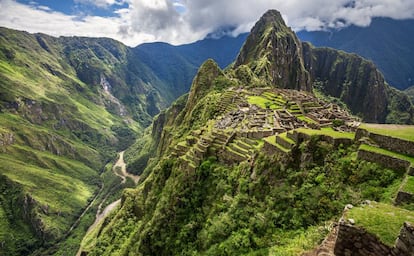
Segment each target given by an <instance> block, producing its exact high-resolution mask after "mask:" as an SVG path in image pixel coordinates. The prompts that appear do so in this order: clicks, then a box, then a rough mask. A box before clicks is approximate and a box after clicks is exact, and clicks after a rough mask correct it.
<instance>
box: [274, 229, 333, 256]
mask: <svg viewBox="0 0 414 256" xmlns="http://www.w3.org/2000/svg"><path fill="white" fill-rule="evenodd" d="M327 234H328V230H327V229H326V227H309V228H308V229H307V230H305V231H301V232H298V234H294V235H289V234H286V233H285V234H281V236H280V237H277V238H275V240H277V241H278V245H276V246H273V247H271V248H270V250H269V255H272V256H296V255H301V254H302V253H304V252H306V251H309V250H311V249H313V248H315V247H316V246H317V245H318V244H319V243H320V242H321V241H322V240H323V239H324V238H325V236H326V235H327Z"/></svg>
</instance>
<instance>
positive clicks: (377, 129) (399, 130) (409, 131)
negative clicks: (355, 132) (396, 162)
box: [360, 123, 414, 141]
mask: <svg viewBox="0 0 414 256" xmlns="http://www.w3.org/2000/svg"><path fill="white" fill-rule="evenodd" d="M360 128H362V129H365V130H367V131H369V132H373V133H377V134H381V135H386V136H390V137H395V138H399V139H403V140H408V141H414V126H412V125H395V124H367V123H363V124H361V126H360Z"/></svg>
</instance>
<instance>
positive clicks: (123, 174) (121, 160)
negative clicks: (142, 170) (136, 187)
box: [112, 151, 139, 184]
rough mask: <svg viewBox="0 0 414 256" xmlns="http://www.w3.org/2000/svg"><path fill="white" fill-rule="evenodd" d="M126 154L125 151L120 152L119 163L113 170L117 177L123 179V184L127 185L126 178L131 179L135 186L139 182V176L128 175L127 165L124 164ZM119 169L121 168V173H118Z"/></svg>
mask: <svg viewBox="0 0 414 256" xmlns="http://www.w3.org/2000/svg"><path fill="white" fill-rule="evenodd" d="M124 152H125V151H122V152H119V158H118V161H117V162H116V163H115V165H114V167H113V168H112V170H113V172H114V173H115V175H116V176H118V177H120V178H121V179H122V183H125V181H126V177H129V178H131V179H132V180H133V181H134V182H135V184H137V183H138V181H139V176H137V175H134V174H131V173H128V172H127V171H126V164H125V162H124ZM118 168H121V173H119V172H118V171H117V169H118Z"/></svg>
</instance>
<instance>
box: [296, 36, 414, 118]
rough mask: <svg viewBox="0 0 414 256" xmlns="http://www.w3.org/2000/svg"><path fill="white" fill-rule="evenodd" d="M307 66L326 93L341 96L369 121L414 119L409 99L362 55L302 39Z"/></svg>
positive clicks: (317, 85)
mask: <svg viewBox="0 0 414 256" xmlns="http://www.w3.org/2000/svg"><path fill="white" fill-rule="evenodd" d="M303 59H304V62H305V67H306V69H307V70H308V71H309V73H310V74H311V79H312V83H314V86H316V87H317V89H319V90H321V91H322V92H323V93H324V94H326V95H329V96H333V97H335V98H338V99H340V100H342V101H343V102H344V103H346V105H347V106H348V107H349V109H350V110H351V111H352V112H353V113H354V114H356V115H359V116H361V117H362V118H363V120H364V121H366V122H379V123H386V122H387V123H412V122H413V108H412V105H411V103H410V102H409V99H408V98H407V97H406V96H405V95H403V94H402V93H401V92H399V91H397V90H395V89H393V88H391V87H390V86H389V85H387V84H386V83H385V80H384V77H383V75H382V74H381V73H380V72H379V71H378V70H377V68H376V67H375V65H374V64H373V63H372V62H370V61H367V60H365V59H363V58H362V57H360V56H358V55H355V54H349V53H345V52H342V51H337V50H334V49H330V48H314V47H313V46H311V45H310V44H309V43H303Z"/></svg>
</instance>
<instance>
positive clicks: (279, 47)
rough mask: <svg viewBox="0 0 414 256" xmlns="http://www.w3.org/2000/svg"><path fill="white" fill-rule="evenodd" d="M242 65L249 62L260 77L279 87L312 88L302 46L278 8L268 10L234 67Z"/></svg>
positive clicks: (307, 89)
mask: <svg viewBox="0 0 414 256" xmlns="http://www.w3.org/2000/svg"><path fill="white" fill-rule="evenodd" d="M241 65H248V66H249V67H250V68H251V69H252V71H253V72H254V73H255V74H256V75H257V76H258V77H259V78H262V79H265V80H266V81H268V82H269V83H270V84H272V85H273V86H275V87H278V88H288V89H296V90H306V91H310V90H311V84H310V79H309V74H308V72H307V71H306V69H305V68H304V65H303V59H302V45H301V43H300V41H299V39H298V38H297V37H296V35H295V33H294V32H293V31H292V30H291V29H290V28H288V27H287V26H286V25H285V22H284V21H283V18H282V16H281V14H280V13H279V12H278V11H275V10H270V11H268V12H266V13H265V14H264V15H263V16H262V18H261V19H260V20H259V21H258V22H257V23H256V25H255V26H254V27H253V29H252V30H251V32H250V35H249V37H248V38H247V40H246V42H245V44H244V46H243V47H242V49H241V51H240V53H239V55H238V56H237V59H236V62H235V65H234V67H235V68H237V67H239V66H241Z"/></svg>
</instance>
